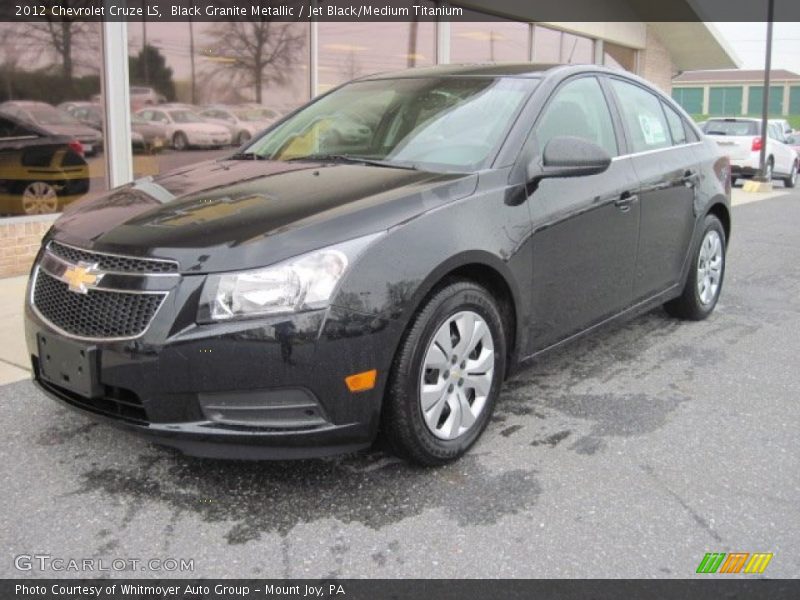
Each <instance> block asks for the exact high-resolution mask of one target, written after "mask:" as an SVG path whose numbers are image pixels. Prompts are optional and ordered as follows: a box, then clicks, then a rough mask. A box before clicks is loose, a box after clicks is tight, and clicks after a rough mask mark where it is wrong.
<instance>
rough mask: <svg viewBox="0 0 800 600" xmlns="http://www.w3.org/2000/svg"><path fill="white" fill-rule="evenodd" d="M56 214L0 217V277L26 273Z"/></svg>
mask: <svg viewBox="0 0 800 600" xmlns="http://www.w3.org/2000/svg"><path fill="white" fill-rule="evenodd" d="M54 220H55V216H54V215H45V216H41V217H15V218H10V219H3V218H0V277H10V276H12V275H24V274H26V273H27V272H28V271H29V270H30V268H31V263H32V262H33V258H34V257H35V256H36V252H38V250H39V243H40V242H41V239H42V236H44V234H45V233H46V232H47V230H48V229H50V225H52V224H53V221H54Z"/></svg>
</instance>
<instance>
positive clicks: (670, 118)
mask: <svg viewBox="0 0 800 600" xmlns="http://www.w3.org/2000/svg"><path fill="white" fill-rule="evenodd" d="M610 84H611V88H612V89H613V90H614V97H615V98H616V101H617V104H618V107H619V110H620V113H621V115H622V120H623V122H624V125H625V134H626V137H627V140H628V145H629V151H630V152H631V153H632V154H631V160H632V164H633V169H634V171H635V172H636V175H637V178H638V180H639V186H638V188H637V191H636V195H637V196H638V197H639V204H640V209H639V210H640V212H639V215H640V216H639V219H640V225H639V243H638V249H637V253H636V255H637V258H636V270H635V274H634V280H633V299H634V301H639V300H644V299H647V298H649V297H651V296H654V295H656V294H658V293H659V292H662V291H664V290H666V289H667V288H669V287H671V286H673V285H674V284H676V283H678V281H679V279H680V274H681V270H682V268H683V262H684V260H685V258H686V255H687V250H688V247H689V243H690V241H691V237H692V231H693V229H694V222H695V212H694V201H695V185H696V183H697V178H698V170H699V166H698V164H697V159H696V156H695V154H694V153H693V152H692V148H691V142H693V141H694V140H690V139H689V138H688V137H687V130H686V128H685V126H684V123H683V118H682V117H681V115H680V114H678V112H677V111H675V110H674V109H673V108H672V107H671V106H669V105H668V104H667V103H665V102H664V101H663V100H662V99H661V98H659V97H658V96H657V95H656V94H654V93H653V92H651V91H650V90H648V89H646V88H644V87H642V86H640V85H637V84H635V83H633V82H630V81H627V80H622V79H618V78H615V77H613V78H610Z"/></svg>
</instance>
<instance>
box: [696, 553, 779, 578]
mask: <svg viewBox="0 0 800 600" xmlns="http://www.w3.org/2000/svg"><path fill="white" fill-rule="evenodd" d="M772 556H773V554H772V553H771V552H769V553H767V552H755V553H753V554H750V553H749V552H731V553H729V554H726V553H725V552H708V553H706V555H705V556H704V557H703V560H701V561H700V564H699V565H697V571H696V572H697V573H742V572H744V573H763V572H764V570H765V569H766V568H767V565H768V564H769V561H771V560H772Z"/></svg>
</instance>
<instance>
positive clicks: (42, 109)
mask: <svg viewBox="0 0 800 600" xmlns="http://www.w3.org/2000/svg"><path fill="white" fill-rule="evenodd" d="M28 112H29V113H30V115H31V118H33V120H34V121H36V122H37V123H39V124H41V125H80V122H79V121H78V120H77V119H76V118H75V117H73V116H72V115H70V114H69V113H68V112H66V111H61V110H57V109H55V108H50V107H47V106H34V107H33V108H29V109H28Z"/></svg>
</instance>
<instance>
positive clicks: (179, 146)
mask: <svg viewBox="0 0 800 600" xmlns="http://www.w3.org/2000/svg"><path fill="white" fill-rule="evenodd" d="M172 147H173V148H174V149H175V150H179V151H180V150H186V149H187V148H188V147H189V140H188V139H186V134H185V133H183V132H182V131H179V132H177V133H176V134H175V135H173V136H172Z"/></svg>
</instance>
